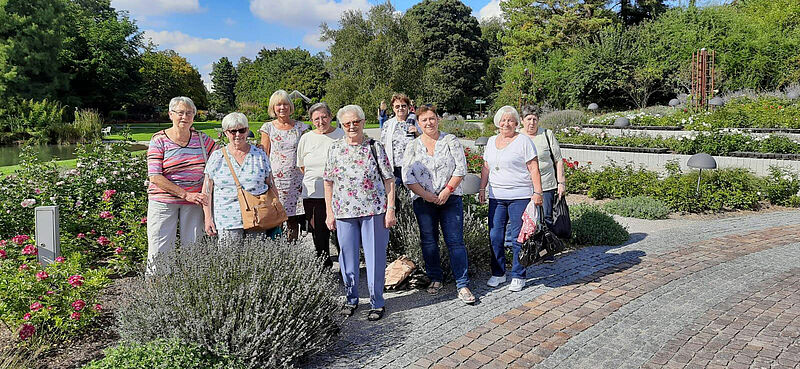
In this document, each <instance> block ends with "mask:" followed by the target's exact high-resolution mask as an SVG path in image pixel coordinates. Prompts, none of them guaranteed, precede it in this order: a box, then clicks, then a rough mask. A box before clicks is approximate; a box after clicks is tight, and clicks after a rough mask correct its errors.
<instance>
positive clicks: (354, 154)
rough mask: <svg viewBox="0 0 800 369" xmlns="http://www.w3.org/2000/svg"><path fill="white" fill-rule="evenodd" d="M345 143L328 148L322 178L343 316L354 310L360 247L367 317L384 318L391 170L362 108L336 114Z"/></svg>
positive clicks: (392, 206)
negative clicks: (368, 129)
mask: <svg viewBox="0 0 800 369" xmlns="http://www.w3.org/2000/svg"><path fill="white" fill-rule="evenodd" d="M336 118H337V120H338V122H339V126H340V127H342V128H343V129H344V131H345V137H344V139H341V140H337V141H335V142H333V143H332V144H331V147H330V149H329V150H328V160H327V162H326V164H325V171H324V173H323V175H322V178H323V180H324V181H325V184H324V185H325V205H326V212H327V219H326V221H325V222H326V224H327V226H328V228H329V229H330V230H336V233H337V237H338V239H339V247H340V252H339V266H340V268H341V271H342V279H343V281H344V285H345V289H346V293H347V301H346V302H345V305H344V306H343V307H342V310H341V313H342V315H345V316H351V315H353V313H354V312H355V310H356V308H357V307H358V274H359V248H362V247H363V249H364V259H365V261H366V264H367V285H368V287H369V294H370V304H371V305H372V308H371V309H370V310H369V314H368V316H367V319H369V320H378V319H380V318H381V317H383V313H384V311H385V309H384V300H383V284H384V271H385V269H386V246H387V245H388V244H389V228H391V227H392V226H393V225H395V223H397V219H396V218H395V209H396V208H395V202H394V201H395V196H394V194H395V192H394V191H395V187H394V175H393V169H392V166H391V165H390V164H389V158H388V157H387V156H386V151H384V149H383V145H382V144H381V143H379V142H375V141H374V140H372V139H368V138H367V137H365V136H364V123H365V119H364V118H365V116H364V110H362V109H361V107H360V106H358V105H347V106H345V107H343V108H341V109H339V112H338V113H337V114H336Z"/></svg>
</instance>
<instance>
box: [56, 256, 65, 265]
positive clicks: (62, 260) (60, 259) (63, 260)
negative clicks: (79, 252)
mask: <svg viewBox="0 0 800 369" xmlns="http://www.w3.org/2000/svg"><path fill="white" fill-rule="evenodd" d="M65 261H66V259H64V257H63V256H59V257H57V258H56V263H63V262H65Z"/></svg>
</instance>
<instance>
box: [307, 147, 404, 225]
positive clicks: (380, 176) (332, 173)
mask: <svg viewBox="0 0 800 369" xmlns="http://www.w3.org/2000/svg"><path fill="white" fill-rule="evenodd" d="M369 142H370V140H364V142H362V143H361V144H360V145H349V144H347V143H346V142H345V140H344V139H339V140H336V141H334V142H333V143H332V144H331V147H330V149H329V150H328V161H327V162H326V163H325V171H324V172H323V174H322V179H324V180H325V181H327V182H333V198H332V199H331V206H332V207H333V214H334V216H335V217H336V219H345V218H357V217H364V216H372V215H377V214H382V213H385V212H386V188H385V187H384V186H383V181H384V180H386V179H392V178H394V175H393V174H392V172H393V170H392V167H391V166H390V165H389V158H387V157H386V151H385V150H384V149H383V145H381V143H380V142H375V152H376V153H377V154H378V160H377V161H378V163H380V167H379V168H376V163H375V159H373V157H372V150H370V147H369ZM378 169H380V170H378Z"/></svg>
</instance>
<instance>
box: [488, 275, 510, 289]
mask: <svg viewBox="0 0 800 369" xmlns="http://www.w3.org/2000/svg"><path fill="white" fill-rule="evenodd" d="M501 283H506V276H505V275H503V276H502V277H495V276H492V278H489V280H488V281H486V284H487V285H488V286H489V287H497V286H499V285H500V284H501Z"/></svg>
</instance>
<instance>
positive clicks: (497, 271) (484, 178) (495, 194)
mask: <svg viewBox="0 0 800 369" xmlns="http://www.w3.org/2000/svg"><path fill="white" fill-rule="evenodd" d="M519 123H520V117H519V113H517V110H516V109H514V108H513V107H511V106H508V105H506V106H503V107H502V108H500V109H498V110H497V113H496V114H495V115H494V125H495V126H497V128H498V129H499V130H498V134H497V135H496V136H492V137H490V138H489V142H487V143H486V150H485V151H484V153H483V168H482V169H481V185H480V192H479V193H478V196H479V199H480V201H481V203H483V202H485V201H486V191H487V185H488V192H489V240H490V241H491V244H492V254H493V258H492V260H491V269H492V277H491V278H489V281H488V282H487V284H488V285H489V286H490V287H497V286H498V285H500V284H501V283H504V282H505V281H506V258H505V255H506V253H505V247H506V243H507V242H508V243H510V246H511V250H512V251H513V255H514V256H513V257H514V260H512V268H511V283H510V284H509V286H508V289H509V290H510V291H513V292H518V291H521V290H522V288H523V287H525V277H526V274H525V267H524V266H522V264H520V262H519V251H520V249H521V248H522V245H521V244H520V243H519V242H517V237H518V236H519V232H520V230H521V228H522V213H523V212H524V211H525V208H526V207H527V206H528V202H529V201H533V203H534V204H536V205H538V206H540V205H542V179H541V177H540V176H539V162H538V160H537V159H536V156H537V154H536V147H535V146H534V144H533V142H532V141H531V139H530V138H528V136H525V135H522V134H519V133H518V132H517V126H518V125H519Z"/></svg>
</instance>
